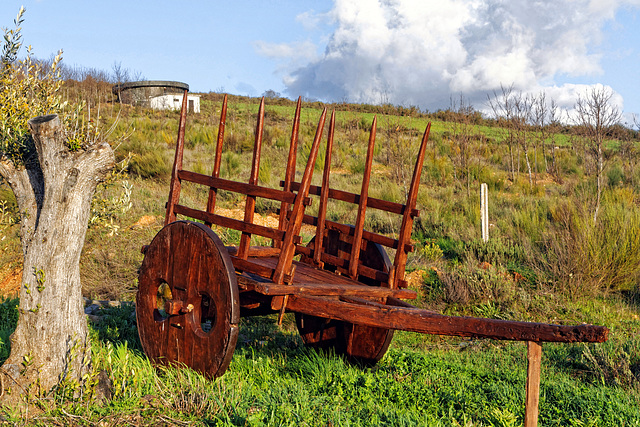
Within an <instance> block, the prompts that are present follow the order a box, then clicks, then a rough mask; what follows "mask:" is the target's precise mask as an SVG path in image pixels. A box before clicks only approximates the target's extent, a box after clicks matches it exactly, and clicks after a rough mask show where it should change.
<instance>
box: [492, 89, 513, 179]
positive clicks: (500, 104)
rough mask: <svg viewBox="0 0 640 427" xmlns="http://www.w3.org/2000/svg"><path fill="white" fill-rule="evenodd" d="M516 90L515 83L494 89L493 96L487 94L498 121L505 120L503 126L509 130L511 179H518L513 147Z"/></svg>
mask: <svg viewBox="0 0 640 427" xmlns="http://www.w3.org/2000/svg"><path fill="white" fill-rule="evenodd" d="M514 96H515V93H514V90H513V85H511V86H508V87H506V86H503V85H500V92H499V93H498V92H496V91H493V97H491V96H489V95H487V99H488V102H489V107H490V108H491V110H492V112H493V115H494V116H495V118H496V120H498V123H500V122H503V124H504V126H503V128H504V129H506V132H507V144H508V145H509V167H510V169H511V181H513V182H515V180H516V171H515V162H514V153H513V149H514V147H515V145H516V130H515V127H514V126H513V119H514V117H515V112H516V111H515V102H514V99H513V98H514Z"/></svg>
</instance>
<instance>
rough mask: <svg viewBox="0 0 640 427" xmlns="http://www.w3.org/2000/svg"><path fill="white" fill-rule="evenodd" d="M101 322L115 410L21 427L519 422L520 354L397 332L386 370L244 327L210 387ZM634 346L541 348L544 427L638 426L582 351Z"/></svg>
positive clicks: (619, 392)
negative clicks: (156, 363) (156, 360)
mask: <svg viewBox="0 0 640 427" xmlns="http://www.w3.org/2000/svg"><path fill="white" fill-rule="evenodd" d="M10 307H11V304H7V303H6V302H5V303H4V304H2V305H0V309H2V310H3V311H4V312H6V311H7V310H9V309H10ZM14 310H15V308H14ZM103 315H104V317H103V320H102V322H100V323H98V324H96V325H94V326H93V327H92V333H91V335H92V339H93V354H94V357H93V368H94V370H95V372H96V373H97V372H100V371H103V370H104V371H105V373H106V375H107V376H108V377H109V379H110V380H111V381H112V384H113V386H112V390H113V398H112V400H111V401H109V402H107V403H105V404H102V405H98V404H90V401H84V400H82V399H75V400H73V399H71V400H69V399H66V400H62V399H53V400H47V401H43V402H42V404H43V405H44V406H43V409H44V410H43V412H38V413H37V414H35V415H32V418H31V419H30V424H29V425H52V424H55V425H68V424H72V425H88V424H91V423H97V422H103V423H111V424H112V423H125V424H136V425H182V423H190V424H191V425H202V426H207V425H237V426H243V425H250V426H262V425H265V426H272V425H286V426H300V425H309V426H326V425H354V426H355V425H393V426H396V425H397V426H404V425H406V426H417V425H420V426H421V425H429V426H431V425H434V426H465V425H469V426H511V425H521V424H522V422H523V413H524V391H525V389H524V385H525V381H526V346H525V345H524V344H523V343H499V342H495V341H490V340H473V341H469V340H458V339H444V338H437V337H431V338H430V337H421V336H420V335H417V334H411V333H398V334H397V335H398V336H397V337H396V339H395V340H394V343H393V345H392V348H391V349H390V350H389V352H388V353H387V354H386V355H385V357H384V358H383V359H382V361H381V362H380V363H379V364H378V365H377V366H376V367H375V368H373V369H365V368H361V367H358V366H353V365H349V364H347V363H345V362H344V361H343V360H342V359H341V358H339V357H336V356H335V355H332V354H329V353H317V352H315V351H312V350H308V349H306V348H304V346H303V345H302V344H301V341H300V338H299V337H298V335H297V333H296V332H295V331H293V330H292V321H291V318H288V319H287V321H285V326H284V328H282V329H279V328H278V327H277V326H276V325H275V319H274V318H273V317H266V318H248V319H243V321H242V324H241V332H240V339H239V345H238V347H237V349H236V352H235V354H234V357H233V360H232V363H231V365H230V367H229V370H228V371H227V372H226V373H225V375H224V376H223V377H221V378H219V379H217V380H215V381H209V380H206V379H204V378H203V377H201V376H200V375H198V374H197V373H194V372H192V371H190V370H188V369H176V368H161V369H158V370H156V369H154V368H153V367H152V366H151V365H150V364H149V362H148V360H147V359H146V357H144V355H143V354H142V353H141V351H140V347H139V341H138V339H137V334H136V329H135V324H134V322H133V320H132V308H131V307H130V306H128V307H122V308H110V309H105V310H104V312H103ZM287 317H289V316H287ZM635 327H636V330H637V328H638V325H635ZM418 341H419V342H421V343H422V347H420V348H414V349H412V344H411V343H412V342H418ZM633 345H634V346H633V347H632V348H629V347H627V348H622V347H620V346H619V345H618V344H616V343H615V342H613V343H611V344H608V345H605V346H585V345H583V344H572V345H566V344H564V345H563V344H545V345H544V347H543V348H544V357H543V373H542V385H541V392H540V425H545V426H547V425H552V426H554V425H555V426H567V425H580V426H582V425H593V426H632V425H638V424H639V423H640V413H639V412H638V411H637V405H638V404H639V403H640V401H639V399H640V392H639V390H638V387H637V385H635V386H634V385H633V384H628V383H623V382H618V383H616V381H615V380H613V379H611V378H609V377H606V375H603V374H602V373H601V372H595V371H593V367H594V366H593V365H592V364H590V363H591V362H590V361H589V359H588V358H587V357H586V356H585V355H586V354H587V353H589V352H590V353H591V354H595V355H596V356H595V357H592V358H593V359H597V358H598V357H602V356H603V355H604V354H605V353H608V354H609V355H615V354H617V353H616V352H618V353H620V352H621V351H625V352H628V353H629V352H633V351H637V350H638V347H639V346H640V340H638V339H636V340H635V341H634V344H633ZM607 346H608V347H607ZM599 348H601V350H597V349H599ZM634 357H636V358H637V356H635V355H634ZM636 361H637V359H636ZM602 366H603V365H602ZM87 394H88V393H87ZM8 412H9V413H7V414H6V416H8V417H9V420H13V421H15V422H18V421H19V420H18V418H12V417H17V416H18V414H17V413H11V410H9V411H8Z"/></svg>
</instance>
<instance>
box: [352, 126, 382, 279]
mask: <svg viewBox="0 0 640 427" xmlns="http://www.w3.org/2000/svg"><path fill="white" fill-rule="evenodd" d="M377 123H378V117H377V116H375V117H374V118H373V123H372V124H371V132H370V133H369V145H368V146H367V159H366V163H365V166H364V177H363V178H362V188H361V190H360V203H359V204H358V216H357V218H356V226H355V231H354V233H353V243H352V244H351V256H350V257H349V277H351V278H352V279H355V278H356V277H358V263H359V260H360V248H361V247H362V232H363V231H364V220H365V215H366V213H367V199H368V198H369V182H371V167H372V165H373V148H374V145H375V143H376V125H377Z"/></svg>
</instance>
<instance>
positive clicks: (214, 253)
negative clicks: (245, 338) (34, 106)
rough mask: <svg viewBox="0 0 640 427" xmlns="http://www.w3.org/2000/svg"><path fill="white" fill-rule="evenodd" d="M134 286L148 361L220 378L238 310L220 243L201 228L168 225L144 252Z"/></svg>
mask: <svg viewBox="0 0 640 427" xmlns="http://www.w3.org/2000/svg"><path fill="white" fill-rule="evenodd" d="M138 285H139V287H138V293H137V296H136V317H137V321H138V332H139V335H140V341H141V343H142V348H143V350H144V352H145V354H146V355H147V357H149V359H151V361H152V362H153V363H154V364H160V365H168V364H175V365H180V364H184V365H187V366H189V367H190V368H192V369H194V370H196V371H199V372H201V373H202V374H204V375H206V376H207V377H210V378H212V377H219V376H220V375H222V374H223V373H224V371H225V370H226V369H227V367H228V366H229V363H230V362H231V357H232V356H233V352H234V350H235V346H236V341H237V339H238V322H239V320H240V305H239V300H238V285H237V281H236V273H235V269H234V267H233V263H232V262H231V258H230V257H229V254H228V252H227V250H226V248H225V247H224V245H223V244H222V241H221V240H220V238H219V237H218V236H217V235H216V234H215V233H214V232H213V231H211V229H210V228H209V227H207V226H205V225H203V224H198V223H195V222H190V221H177V222H173V223H171V224H168V225H167V226H165V227H164V228H163V229H162V230H160V232H159V233H158V234H157V235H156V236H155V237H154V239H153V241H152V242H151V244H150V245H149V246H148V248H147V250H146V252H145V257H144V261H143V262H142V267H141V268H140V276H139V279H138Z"/></svg>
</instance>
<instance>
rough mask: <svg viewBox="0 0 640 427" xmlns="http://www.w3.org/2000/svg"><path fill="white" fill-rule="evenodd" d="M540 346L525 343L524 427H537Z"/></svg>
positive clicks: (533, 343) (535, 343)
mask: <svg viewBox="0 0 640 427" xmlns="http://www.w3.org/2000/svg"><path fill="white" fill-rule="evenodd" d="M541 360H542V346H541V345H540V343H537V342H534V341H527V362H528V367H527V397H526V403H525V413H524V427H537V426H538V403H539V401H540V364H541Z"/></svg>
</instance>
